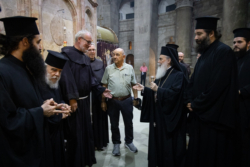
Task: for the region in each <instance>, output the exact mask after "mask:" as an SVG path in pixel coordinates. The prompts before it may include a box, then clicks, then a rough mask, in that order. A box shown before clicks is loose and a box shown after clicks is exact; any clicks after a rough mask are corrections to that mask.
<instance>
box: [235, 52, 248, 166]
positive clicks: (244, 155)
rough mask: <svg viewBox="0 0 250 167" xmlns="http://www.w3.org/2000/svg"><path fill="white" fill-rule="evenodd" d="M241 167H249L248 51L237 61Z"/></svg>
mask: <svg viewBox="0 0 250 167" xmlns="http://www.w3.org/2000/svg"><path fill="white" fill-rule="evenodd" d="M237 64H238V80H239V90H240V96H239V107H240V110H239V116H240V120H239V122H240V134H241V139H240V144H241V149H242V150H241V154H240V155H241V157H240V158H241V166H242V167H247V166H250V75H249V72H250V50H248V51H247V53H246V54H245V55H244V56H243V57H239V58H238V61H237Z"/></svg>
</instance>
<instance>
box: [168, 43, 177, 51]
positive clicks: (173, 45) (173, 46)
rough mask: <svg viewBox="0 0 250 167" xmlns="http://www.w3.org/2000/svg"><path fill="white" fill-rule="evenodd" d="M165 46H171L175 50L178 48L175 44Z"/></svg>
mask: <svg viewBox="0 0 250 167" xmlns="http://www.w3.org/2000/svg"><path fill="white" fill-rule="evenodd" d="M166 46H167V47H170V48H173V49H175V50H177V49H178V48H179V46H178V45H176V44H167V45H166Z"/></svg>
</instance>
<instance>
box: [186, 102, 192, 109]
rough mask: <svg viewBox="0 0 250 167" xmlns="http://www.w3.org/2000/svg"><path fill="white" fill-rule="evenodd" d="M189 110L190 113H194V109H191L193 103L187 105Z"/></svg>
mask: <svg viewBox="0 0 250 167" xmlns="http://www.w3.org/2000/svg"><path fill="white" fill-rule="evenodd" d="M187 108H188V109H189V111H193V109H192V108H191V103H188V104H187Z"/></svg>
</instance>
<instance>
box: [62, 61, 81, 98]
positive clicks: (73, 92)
mask: <svg viewBox="0 0 250 167" xmlns="http://www.w3.org/2000/svg"><path fill="white" fill-rule="evenodd" d="M60 87H61V91H62V94H63V96H64V100H71V99H78V98H79V93H78V89H77V86H76V82H75V78H74V75H73V73H72V71H71V68H70V61H67V62H66V63H65V65H64V67H63V71H62V74H61V79H60Z"/></svg>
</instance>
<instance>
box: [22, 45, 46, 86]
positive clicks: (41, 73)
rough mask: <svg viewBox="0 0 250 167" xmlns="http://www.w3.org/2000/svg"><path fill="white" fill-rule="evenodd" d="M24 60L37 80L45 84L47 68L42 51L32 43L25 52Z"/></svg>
mask: <svg viewBox="0 0 250 167" xmlns="http://www.w3.org/2000/svg"><path fill="white" fill-rule="evenodd" d="M23 62H24V63H25V64H26V66H27V68H28V69H29V71H30V72H31V73H32V75H33V76H34V78H35V79H36V81H37V82H38V83H40V84H41V85H45V74H46V69H45V64H44V60H43V58H42V55H41V54H40V51H39V50H37V49H36V48H35V47H34V46H33V45H32V44H31V46H30V48H29V49H27V50H25V51H24V52H23Z"/></svg>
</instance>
